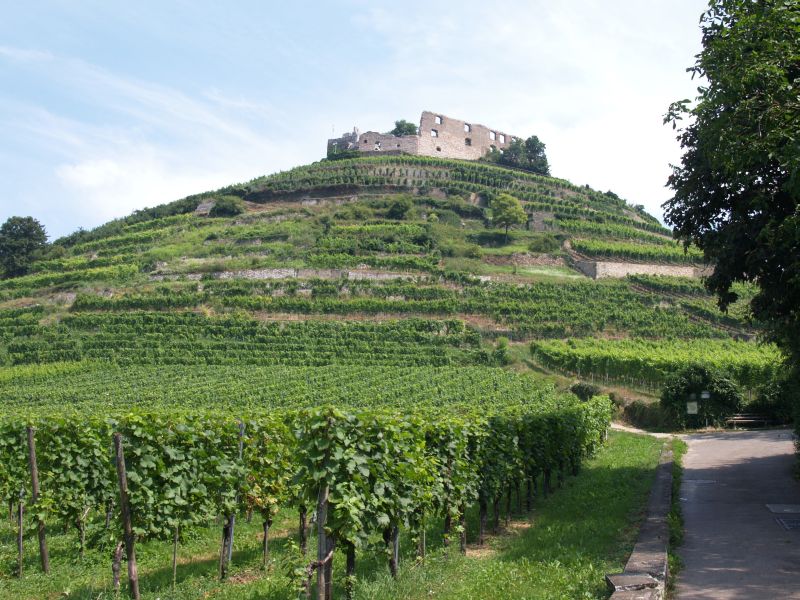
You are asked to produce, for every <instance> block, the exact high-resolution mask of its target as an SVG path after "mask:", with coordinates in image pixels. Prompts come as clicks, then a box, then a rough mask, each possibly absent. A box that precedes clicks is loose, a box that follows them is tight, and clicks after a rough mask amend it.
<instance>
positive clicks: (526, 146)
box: [486, 135, 550, 176]
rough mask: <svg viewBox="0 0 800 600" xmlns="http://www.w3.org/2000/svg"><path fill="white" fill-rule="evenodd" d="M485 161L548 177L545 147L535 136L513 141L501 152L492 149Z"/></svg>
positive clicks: (548, 169) (548, 170)
mask: <svg viewBox="0 0 800 600" xmlns="http://www.w3.org/2000/svg"><path fill="white" fill-rule="evenodd" d="M486 159H487V160H488V161H489V162H495V163H497V164H500V165H505V166H508V167H515V168H517V169H524V170H526V171H530V172H531V173H536V174H538V175H548V176H549V175H550V165H549V164H548V163H547V155H546V154H545V145H544V144H543V143H542V141H541V140H540V139H539V138H538V137H537V136H535V135H533V136H531V137H529V138H528V139H527V140H524V141H523V140H514V141H513V142H511V143H510V144H509V145H508V147H507V148H506V149H505V150H504V151H503V152H500V151H499V150H497V149H493V150H492V151H491V152H490V153H489V154H488V155H487V157H486Z"/></svg>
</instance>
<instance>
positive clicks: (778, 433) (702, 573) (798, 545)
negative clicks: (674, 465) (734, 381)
mask: <svg viewBox="0 0 800 600" xmlns="http://www.w3.org/2000/svg"><path fill="white" fill-rule="evenodd" d="M683 439H684V440H686V442H687V443H688V445H689V450H688V452H687V453H686V455H685V457H684V459H683V464H684V472H683V483H682V486H681V493H680V502H681V507H682V509H683V516H684V521H685V537H684V543H683V545H682V546H681V548H680V549H679V550H678V553H679V554H680V556H681V558H682V560H683V570H682V571H681V573H680V575H679V576H678V582H677V594H676V597H677V599H678V600H701V599H702V600H749V599H754V600H755V599H758V600H771V599H773V598H774V599H797V600H800V483H799V482H798V481H797V480H796V479H794V478H793V476H792V471H793V468H794V465H795V461H796V460H797V459H796V456H795V448H794V443H793V437H792V434H791V432H790V431H789V430H769V431H738V432H737V431H731V432H717V433H700V434H693V435H688V436H685V437H684V438H683Z"/></svg>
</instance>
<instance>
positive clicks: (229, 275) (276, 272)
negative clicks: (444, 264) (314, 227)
mask: <svg viewBox="0 0 800 600" xmlns="http://www.w3.org/2000/svg"><path fill="white" fill-rule="evenodd" d="M203 277H211V278H213V279H255V280H257V279H264V280H267V279H349V280H351V281H363V280H371V281H388V280H396V279H404V280H415V279H417V278H418V277H419V275H418V274H414V273H398V272H393V271H371V270H349V271H347V270H340V269H245V270H241V271H218V272H216V273H182V274H178V273H175V274H164V275H151V276H150V281H174V280H177V279H186V280H188V281H200V280H201V279H203Z"/></svg>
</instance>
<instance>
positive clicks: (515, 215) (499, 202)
mask: <svg viewBox="0 0 800 600" xmlns="http://www.w3.org/2000/svg"><path fill="white" fill-rule="evenodd" d="M491 206H492V223H493V224H494V225H495V226H500V227H504V228H505V230H506V242H507V241H508V228H509V227H512V226H513V225H522V224H523V223H526V222H527V220H528V215H527V214H526V213H525V209H524V208H522V204H521V203H520V201H519V200H517V199H516V198H514V196H511V195H509V194H500V195H499V196H497V197H496V198H494V199H493V200H492V205H491Z"/></svg>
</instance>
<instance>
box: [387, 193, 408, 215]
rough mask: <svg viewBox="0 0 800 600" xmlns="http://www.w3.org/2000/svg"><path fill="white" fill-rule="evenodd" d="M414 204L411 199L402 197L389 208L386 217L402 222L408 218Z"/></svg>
mask: <svg viewBox="0 0 800 600" xmlns="http://www.w3.org/2000/svg"><path fill="white" fill-rule="evenodd" d="M413 206H414V202H413V201H412V200H411V198H408V197H404V196H403V197H400V198H398V199H397V200H395V201H394V202H392V204H391V205H390V206H389V210H388V211H386V216H387V217H388V218H389V219H397V220H398V221H402V220H403V219H405V218H406V217H407V216H408V213H409V211H410V210H411V209H412V208H413Z"/></svg>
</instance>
